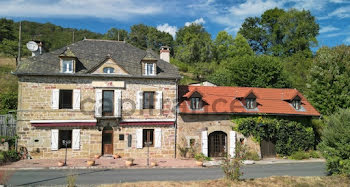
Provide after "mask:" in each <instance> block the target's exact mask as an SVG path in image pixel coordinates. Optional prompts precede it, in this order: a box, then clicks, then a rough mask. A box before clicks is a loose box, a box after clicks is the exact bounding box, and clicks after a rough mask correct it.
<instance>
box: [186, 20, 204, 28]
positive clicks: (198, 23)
mask: <svg viewBox="0 0 350 187" xmlns="http://www.w3.org/2000/svg"><path fill="white" fill-rule="evenodd" d="M204 23H205V20H204V19H203V18H199V19H196V20H194V21H192V22H186V23H185V26H186V27H187V26H190V25H191V24H197V25H202V24H204Z"/></svg>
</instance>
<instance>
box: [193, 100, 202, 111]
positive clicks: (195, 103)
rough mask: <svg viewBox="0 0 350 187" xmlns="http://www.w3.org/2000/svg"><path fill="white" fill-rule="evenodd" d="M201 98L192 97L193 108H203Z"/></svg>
mask: <svg viewBox="0 0 350 187" xmlns="http://www.w3.org/2000/svg"><path fill="white" fill-rule="evenodd" d="M201 108H202V106H201V98H199V97H191V109H192V110H198V109H201Z"/></svg>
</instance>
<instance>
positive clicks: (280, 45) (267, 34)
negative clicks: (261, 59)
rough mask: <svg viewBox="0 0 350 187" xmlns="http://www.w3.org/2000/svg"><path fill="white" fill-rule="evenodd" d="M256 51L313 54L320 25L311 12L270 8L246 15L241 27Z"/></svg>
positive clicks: (242, 32) (282, 54)
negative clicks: (255, 14) (252, 14)
mask: <svg viewBox="0 0 350 187" xmlns="http://www.w3.org/2000/svg"><path fill="white" fill-rule="evenodd" d="M239 33H241V34H242V35H243V36H244V37H245V38H247V39H248V42H249V45H250V46H251V47H252V49H253V50H254V51H255V52H256V53H260V54H261V53H262V54H272V55H274V56H291V55H292V54H295V53H297V52H299V51H303V52H304V54H305V55H306V56H311V55H312V52H311V49H310V47H313V46H316V45H317V39H316V36H317V35H318V33H319V25H318V24H317V23H316V20H315V17H314V16H312V15H311V13H310V11H306V10H296V9H290V10H288V11H284V10H283V9H278V8H274V9H270V10H267V11H265V12H264V13H263V14H262V15H261V17H254V18H253V17H249V18H246V19H245V21H244V23H243V24H242V27H241V29H240V30H239Z"/></svg>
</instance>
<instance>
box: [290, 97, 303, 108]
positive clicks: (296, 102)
mask: <svg viewBox="0 0 350 187" xmlns="http://www.w3.org/2000/svg"><path fill="white" fill-rule="evenodd" d="M292 105H293V107H294V108H295V110H300V109H301V101H300V99H294V100H293V101H292Z"/></svg>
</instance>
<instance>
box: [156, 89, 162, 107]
mask: <svg viewBox="0 0 350 187" xmlns="http://www.w3.org/2000/svg"><path fill="white" fill-rule="evenodd" d="M156 94H157V96H156V97H157V99H156V109H158V110H161V109H162V108H163V92H162V91H157V92H156Z"/></svg>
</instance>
